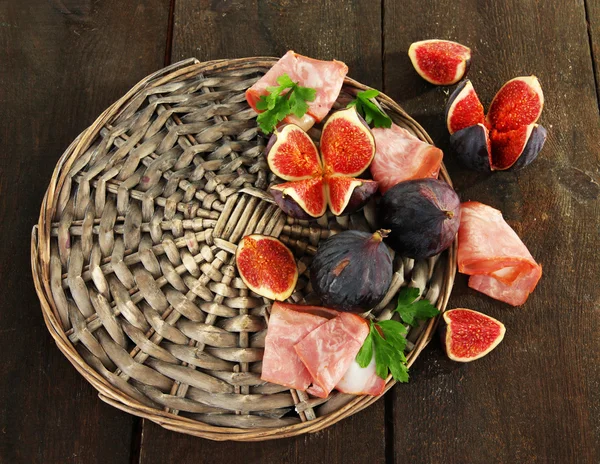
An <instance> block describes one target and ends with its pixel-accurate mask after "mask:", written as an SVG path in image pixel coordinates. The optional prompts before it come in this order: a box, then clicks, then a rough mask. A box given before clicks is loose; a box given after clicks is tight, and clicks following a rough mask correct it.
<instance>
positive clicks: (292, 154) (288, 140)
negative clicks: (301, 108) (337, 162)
mask: <svg viewBox="0 0 600 464" xmlns="http://www.w3.org/2000/svg"><path fill="white" fill-rule="evenodd" d="M266 154H267V163H268V164H269V168H270V169H271V171H272V172H273V173H274V174H275V175H277V176H278V177H281V178H282V179H283V180H290V181H294V180H304V179H310V178H311V177H315V176H319V175H321V173H322V169H321V160H320V157H319V152H318V151H317V147H316V146H315V144H314V142H313V141H312V139H311V138H310V137H309V135H308V134H307V133H306V132H304V131H303V130H302V129H301V128H300V127H298V126H296V125H294V124H286V125H284V126H282V127H280V128H278V129H276V130H275V132H273V135H272V136H271V139H270V140H269V143H268V145H267V148H266Z"/></svg>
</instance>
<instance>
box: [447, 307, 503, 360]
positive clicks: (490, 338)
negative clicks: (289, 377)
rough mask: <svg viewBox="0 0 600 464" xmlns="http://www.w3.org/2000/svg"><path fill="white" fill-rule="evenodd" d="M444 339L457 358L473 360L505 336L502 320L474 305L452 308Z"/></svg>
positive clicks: (449, 352)
mask: <svg viewBox="0 0 600 464" xmlns="http://www.w3.org/2000/svg"><path fill="white" fill-rule="evenodd" d="M444 322H445V327H443V328H442V331H441V334H442V343H443V344H444V348H445V350H446V354H447V355H448V357H449V358H450V359H452V360H453V361H458V362H470V361H474V360H476V359H479V358H482V357H483V356H485V355H486V354H488V353H489V352H490V351H492V350H493V349H494V348H496V346H498V344H499V343H500V342H501V341H502V339H503V338H504V333H505V332H506V329H505V327H504V324H502V322H500V321H497V320H496V319H494V318H492V317H490V316H486V315H485V314H481V313H479V312H477V311H472V310H470V309H464V308H458V309H451V310H450V311H446V312H445V313H444Z"/></svg>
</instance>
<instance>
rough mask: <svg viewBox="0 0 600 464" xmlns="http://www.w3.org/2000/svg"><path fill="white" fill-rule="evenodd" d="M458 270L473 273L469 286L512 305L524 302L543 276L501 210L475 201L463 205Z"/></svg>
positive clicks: (459, 233)
mask: <svg viewBox="0 0 600 464" xmlns="http://www.w3.org/2000/svg"><path fill="white" fill-rule="evenodd" d="M458 270H459V272H462V273H464V274H468V275H470V276H471V277H470V278H469V287H471V288H473V289H475V290H477V291H479V292H482V293H485V294H486V295H488V296H490V297H492V298H495V299H497V300H500V301H504V302H505V303H508V304H511V305H513V306H519V305H522V304H523V303H525V301H526V300H527V297H528V296H529V294H530V293H531V292H533V290H534V289H535V287H536V285H537V283H538V281H539V280H540V277H541V276H542V266H540V265H539V264H537V263H536V262H535V260H534V259H533V257H532V256H531V253H529V250H528V249H527V247H526V246H525V245H524V244H523V242H522V241H521V239H520V238H519V236H518V235H517V234H516V232H515V231H514V230H513V229H512V228H511V227H510V226H509V225H508V224H507V223H506V221H504V218H503V217H502V213H501V212H500V211H498V210H497V209H494V208H492V207H491V206H487V205H484V204H482V203H478V202H475V201H470V202H467V203H463V204H462V205H461V217H460V228H459V230H458Z"/></svg>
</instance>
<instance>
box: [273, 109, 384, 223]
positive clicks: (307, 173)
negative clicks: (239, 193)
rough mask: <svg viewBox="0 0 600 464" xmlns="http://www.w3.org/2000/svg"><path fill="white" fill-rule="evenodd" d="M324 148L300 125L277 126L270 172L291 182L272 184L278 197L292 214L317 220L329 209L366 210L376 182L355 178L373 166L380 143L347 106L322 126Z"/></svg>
mask: <svg viewBox="0 0 600 464" xmlns="http://www.w3.org/2000/svg"><path fill="white" fill-rule="evenodd" d="M320 148H321V152H320V154H319V151H318V150H317V148H316V146H315V144H314V143H313V141H312V140H311V138H310V137H309V136H308V134H307V133H306V132H304V131H303V130H302V129H301V128H299V127H298V126H295V125H293V124H288V125H285V126H282V127H281V128H279V129H277V130H276V131H275V133H274V134H273V135H272V136H271V140H270V141H269V144H268V145H267V150H266V151H267V162H268V164H269V167H270V168H271V171H273V173H274V174H276V175H277V176H279V177H281V178H282V179H284V180H288V181H290V182H287V183H284V184H277V185H273V186H271V188H270V189H269V191H270V192H271V194H272V196H273V199H274V201H275V203H277V205H279V207H280V208H281V209H282V210H283V211H284V212H285V213H286V214H287V215H289V216H291V217H295V218H297V219H315V218H318V217H320V216H322V215H323V214H325V212H326V210H327V205H329V207H330V209H331V212H332V213H333V214H335V215H336V216H338V215H340V214H349V213H352V212H354V211H357V210H358V209H360V208H362V207H363V206H364V205H365V204H366V203H367V202H368V201H369V198H370V197H371V196H372V195H374V194H375V192H376V191H377V185H378V184H377V182H374V181H372V180H366V179H355V177H356V176H358V175H359V174H361V173H362V172H363V171H364V170H365V169H367V168H368V167H369V164H370V163H371V160H372V159H373V156H374V154H375V141H374V138H373V134H372V133H371V131H370V129H369V127H368V126H367V124H366V123H365V122H364V120H363V119H362V118H361V117H360V115H359V114H358V113H357V112H356V108H354V107H353V108H347V109H344V110H340V111H336V112H335V113H333V114H332V115H331V116H330V117H329V119H328V120H327V122H326V123H325V126H324V127H323V131H322V135H321V143H320Z"/></svg>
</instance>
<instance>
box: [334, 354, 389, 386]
mask: <svg viewBox="0 0 600 464" xmlns="http://www.w3.org/2000/svg"><path fill="white" fill-rule="evenodd" d="M335 389H336V390H339V391H341V392H342V393H351V394H353V395H371V396H378V395H381V394H382V393H383V390H385V380H384V379H382V378H381V377H379V376H378V375H377V372H376V371H375V353H373V357H372V358H371V362H370V363H369V365H368V366H367V367H364V368H363V367H360V366H359V365H358V363H357V362H356V359H355V360H354V361H352V363H351V364H350V367H349V368H348V370H347V371H346V373H345V374H344V376H343V377H342V380H340V381H339V382H338V384H337V385H336V386H335Z"/></svg>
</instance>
